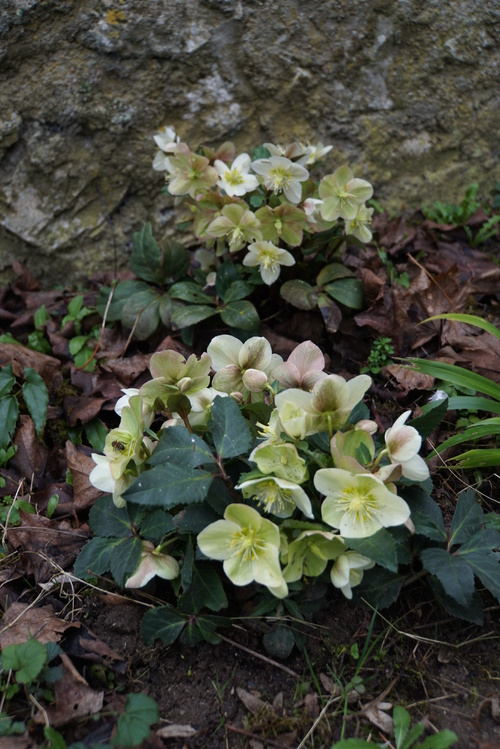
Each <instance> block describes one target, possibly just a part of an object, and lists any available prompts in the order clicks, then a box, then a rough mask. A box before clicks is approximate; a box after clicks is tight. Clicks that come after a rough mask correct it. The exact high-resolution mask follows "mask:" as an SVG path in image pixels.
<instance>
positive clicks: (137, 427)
mask: <svg viewBox="0 0 500 749" xmlns="http://www.w3.org/2000/svg"><path fill="white" fill-rule="evenodd" d="M144 426H145V424H144V421H143V418H142V399H141V398H140V397H139V396H137V395H136V396H132V397H131V398H130V400H129V405H128V406H125V407H124V408H123V409H122V414H121V420H120V424H119V426H118V427H116V429H111V430H110V431H109V432H108V434H107V435H106V441H105V445H104V455H105V456H106V457H107V458H110V464H109V468H110V471H111V476H112V477H113V478H114V479H118V478H120V476H122V474H123V473H124V472H125V469H126V468H127V465H128V463H129V462H130V461H133V462H134V463H135V464H137V465H139V464H140V463H143V462H144V461H145V460H146V458H148V457H149V456H150V454H151V451H152V444H151V441H150V440H149V439H148V438H145V437H144V434H143V432H144Z"/></svg>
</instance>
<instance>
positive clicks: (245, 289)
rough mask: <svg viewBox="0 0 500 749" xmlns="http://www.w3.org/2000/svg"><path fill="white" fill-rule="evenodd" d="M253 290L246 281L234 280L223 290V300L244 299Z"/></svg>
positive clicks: (235, 300)
mask: <svg viewBox="0 0 500 749" xmlns="http://www.w3.org/2000/svg"><path fill="white" fill-rule="evenodd" d="M252 291H253V286H252V285H251V284H249V283H247V282H246V281H234V282H233V283H232V284H231V285H230V286H229V287H228V288H227V289H226V290H225V292H224V297H223V299H224V301H225V302H226V303H227V302H237V301H239V300H240V299H245V297H247V296H249V295H250V294H251V293H252Z"/></svg>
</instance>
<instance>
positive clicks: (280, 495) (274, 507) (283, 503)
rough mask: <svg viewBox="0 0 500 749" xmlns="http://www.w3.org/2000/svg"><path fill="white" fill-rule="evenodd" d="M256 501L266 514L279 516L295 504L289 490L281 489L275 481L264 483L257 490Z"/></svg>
mask: <svg viewBox="0 0 500 749" xmlns="http://www.w3.org/2000/svg"><path fill="white" fill-rule="evenodd" d="M253 496H254V499H255V500H256V502H257V503H258V504H259V505H262V506H263V507H264V509H265V511H266V512H269V513H272V514H278V513H279V512H282V511H283V510H284V509H286V508H287V507H289V506H290V504H292V505H293V504H294V502H293V500H292V493H291V491H290V490H289V489H281V488H280V487H279V486H278V485H277V484H275V483H274V481H263V482H262V483H261V484H258V486H257V488H256V489H255V494H254V495H253Z"/></svg>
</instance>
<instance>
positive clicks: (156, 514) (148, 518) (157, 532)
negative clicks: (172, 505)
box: [139, 510, 175, 544]
mask: <svg viewBox="0 0 500 749" xmlns="http://www.w3.org/2000/svg"><path fill="white" fill-rule="evenodd" d="M139 528H140V531H141V537H142V538H145V539H146V540H147V541H152V542H153V543H156V544H158V543H160V541H161V539H162V538H163V536H165V535H166V534H167V533H171V532H172V531H173V530H175V526H174V524H173V521H172V516H171V515H169V514H168V512H164V510H153V511H152V512H146V513H145V516H144V519H143V520H141V522H140V524H139Z"/></svg>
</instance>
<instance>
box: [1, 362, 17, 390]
mask: <svg viewBox="0 0 500 749" xmlns="http://www.w3.org/2000/svg"><path fill="white" fill-rule="evenodd" d="M15 381H16V378H15V377H14V374H13V371H12V364H7V366H6V367H2V368H1V369H0V398H3V397H4V396H5V395H7V394H8V393H10V391H11V390H12V387H13V385H14V383H15Z"/></svg>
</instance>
